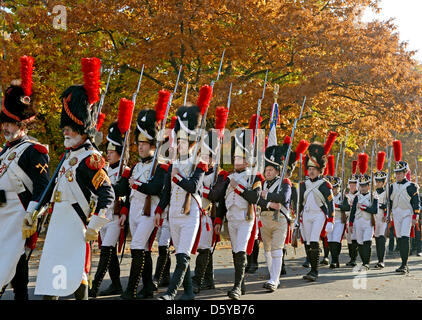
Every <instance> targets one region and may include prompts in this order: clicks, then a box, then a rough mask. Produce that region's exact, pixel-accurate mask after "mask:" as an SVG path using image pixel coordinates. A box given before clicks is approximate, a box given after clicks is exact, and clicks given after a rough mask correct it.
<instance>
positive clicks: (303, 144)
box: [295, 140, 309, 161]
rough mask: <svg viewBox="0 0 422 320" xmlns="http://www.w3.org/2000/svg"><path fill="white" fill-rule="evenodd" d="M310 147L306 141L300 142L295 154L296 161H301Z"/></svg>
mask: <svg viewBox="0 0 422 320" xmlns="http://www.w3.org/2000/svg"><path fill="white" fill-rule="evenodd" d="M308 147H309V142H308V141H306V140H300V141H299V144H298V145H297V147H296V150H295V153H296V161H298V160H299V159H300V154H303V153H305V151H306V149H308Z"/></svg>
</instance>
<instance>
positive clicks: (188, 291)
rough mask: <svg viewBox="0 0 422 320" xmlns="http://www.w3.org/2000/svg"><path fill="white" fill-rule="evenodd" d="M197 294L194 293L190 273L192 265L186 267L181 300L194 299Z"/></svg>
mask: <svg viewBox="0 0 422 320" xmlns="http://www.w3.org/2000/svg"><path fill="white" fill-rule="evenodd" d="M194 298H195V295H194V293H193V287H192V278H191V274H190V265H189V264H188V268H187V269H186V273H185V277H184V279H183V294H182V296H181V297H180V299H179V300H193V299H194Z"/></svg>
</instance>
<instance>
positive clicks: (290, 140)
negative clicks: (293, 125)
mask: <svg viewBox="0 0 422 320" xmlns="http://www.w3.org/2000/svg"><path fill="white" fill-rule="evenodd" d="M291 143H292V138H290V136H285V137H284V140H283V144H287V145H289V144H291Z"/></svg>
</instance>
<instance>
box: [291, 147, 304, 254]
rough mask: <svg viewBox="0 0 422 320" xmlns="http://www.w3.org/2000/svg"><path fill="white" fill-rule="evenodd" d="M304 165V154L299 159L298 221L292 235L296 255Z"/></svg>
mask: <svg viewBox="0 0 422 320" xmlns="http://www.w3.org/2000/svg"><path fill="white" fill-rule="evenodd" d="M302 164H303V154H302V153H301V154H300V159H299V181H298V184H297V189H298V191H297V192H298V194H297V199H296V219H295V220H296V221H295V226H294V229H293V233H292V246H293V248H294V250H295V254H296V248H297V239H298V237H299V231H300V217H301V215H300V212H299V205H300V199H299V198H300V184H301V182H302V179H303V171H302Z"/></svg>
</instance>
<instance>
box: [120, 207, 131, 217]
mask: <svg viewBox="0 0 422 320" xmlns="http://www.w3.org/2000/svg"><path fill="white" fill-rule="evenodd" d="M128 213H129V209H128V208H126V207H123V208H122V210H120V214H123V215H125V216H127V214H128Z"/></svg>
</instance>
